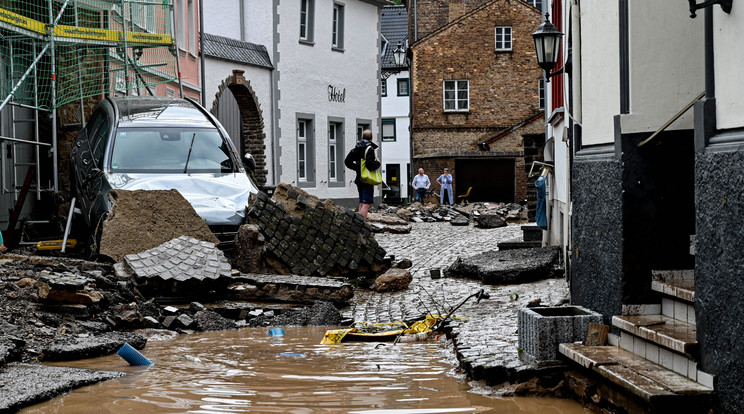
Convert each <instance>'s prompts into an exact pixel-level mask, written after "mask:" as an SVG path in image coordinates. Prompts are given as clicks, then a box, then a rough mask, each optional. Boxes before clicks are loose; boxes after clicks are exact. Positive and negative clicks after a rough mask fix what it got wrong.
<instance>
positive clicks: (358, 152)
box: [344, 139, 382, 185]
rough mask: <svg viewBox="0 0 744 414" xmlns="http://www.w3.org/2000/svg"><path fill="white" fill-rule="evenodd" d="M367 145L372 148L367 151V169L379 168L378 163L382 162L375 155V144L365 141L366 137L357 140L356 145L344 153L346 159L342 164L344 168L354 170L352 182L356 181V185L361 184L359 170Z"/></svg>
mask: <svg viewBox="0 0 744 414" xmlns="http://www.w3.org/2000/svg"><path fill="white" fill-rule="evenodd" d="M369 146H371V147H372V149H370V150H369V151H367V158H366V160H367V163H366V166H367V169H368V170H370V171H374V170H376V169H378V168H380V165H381V164H382V163H381V162H380V161H378V160H377V158H376V157H375V150H376V149H377V145H376V144H375V143H374V142H372V141H367V140H366V139H362V140H361V141H359V142H357V144H356V147H354V148H352V149H351V151H349V154H347V155H346V159H344V165H346V168H348V169H350V170H354V171H356V174H357V175H356V178H355V179H354V183H356V184H357V185H359V184H363V183H362V180H361V179H360V178H359V175H360V174H359V170H360V169H361V167H362V157H364V151H365V150H366V149H367V147H369Z"/></svg>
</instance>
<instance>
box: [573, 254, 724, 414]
mask: <svg viewBox="0 0 744 414" xmlns="http://www.w3.org/2000/svg"><path fill="white" fill-rule="evenodd" d="M691 253H692V254H694V247H692V248H691ZM652 277H653V279H652V284H651V288H652V290H654V291H655V292H658V294H659V296H660V297H661V303H660V304H650V305H626V306H623V315H617V316H613V317H612V325H613V326H614V327H615V328H617V329H619V331H620V335H610V337H609V339H610V340H609V342H610V346H587V345H582V344H561V345H560V346H559V352H560V353H561V354H563V355H564V356H566V357H568V358H569V359H570V360H572V361H574V362H576V363H578V364H579V365H581V366H582V367H583V368H585V369H586V370H589V371H591V374H590V375H593V376H594V377H597V376H598V377H599V378H601V380H602V381H603V382H606V383H609V384H611V385H612V388H614V389H619V390H621V392H624V394H626V395H630V398H629V399H628V398H626V399H625V400H632V401H635V403H636V404H638V407H642V409H643V410H644V411H647V412H685V413H693V412H701V413H707V412H708V409H709V402H710V397H711V393H712V392H713V376H712V375H710V374H708V373H705V372H703V371H700V370H699V369H698V360H699V352H698V351H699V349H698V343H697V329H696V325H695V307H694V304H695V279H694V271H693V270H660V271H653V276H652ZM610 397H611V396H610ZM610 397H608V398H609V399H611V398H610ZM615 399H616V400H618V399H617V398H615ZM619 405H623V404H619ZM636 409H637V407H636ZM679 410H682V411H679ZM629 411H630V412H633V410H629Z"/></svg>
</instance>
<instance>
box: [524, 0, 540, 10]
mask: <svg viewBox="0 0 744 414" xmlns="http://www.w3.org/2000/svg"><path fill="white" fill-rule="evenodd" d="M524 1H526V2H527V3H528V4H530V5H532V6H533V7H536V8H537V9H538V10H542V0H524Z"/></svg>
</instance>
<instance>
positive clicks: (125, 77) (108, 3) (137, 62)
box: [0, 0, 177, 109]
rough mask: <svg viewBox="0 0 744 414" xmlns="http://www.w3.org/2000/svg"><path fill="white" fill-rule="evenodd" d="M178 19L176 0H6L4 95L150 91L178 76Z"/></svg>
mask: <svg viewBox="0 0 744 414" xmlns="http://www.w3.org/2000/svg"><path fill="white" fill-rule="evenodd" d="M172 24H173V21H172V7H171V0H0V102H3V101H4V100H5V99H6V98H8V97H9V96H11V95H12V96H13V101H14V102H15V103H19V104H23V105H28V106H31V107H34V108H47V109H53V108H57V107H59V106H62V105H64V104H67V103H69V102H73V101H77V100H80V99H82V98H87V97H92V96H98V95H105V94H110V93H114V92H125V91H128V90H137V91H138V93H140V94H147V93H148V92H147V89H148V88H150V90H152V87H154V86H155V85H157V84H160V83H164V82H171V81H173V80H175V79H177V69H176V56H177V53H176V51H175V47H174V43H173V38H172V33H173V26H172ZM153 92H154V90H153Z"/></svg>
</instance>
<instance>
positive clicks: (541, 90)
mask: <svg viewBox="0 0 744 414" xmlns="http://www.w3.org/2000/svg"><path fill="white" fill-rule="evenodd" d="M537 96H538V100H537V106H538V107H539V108H540V109H545V79H542V78H540V79H538V80H537Z"/></svg>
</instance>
